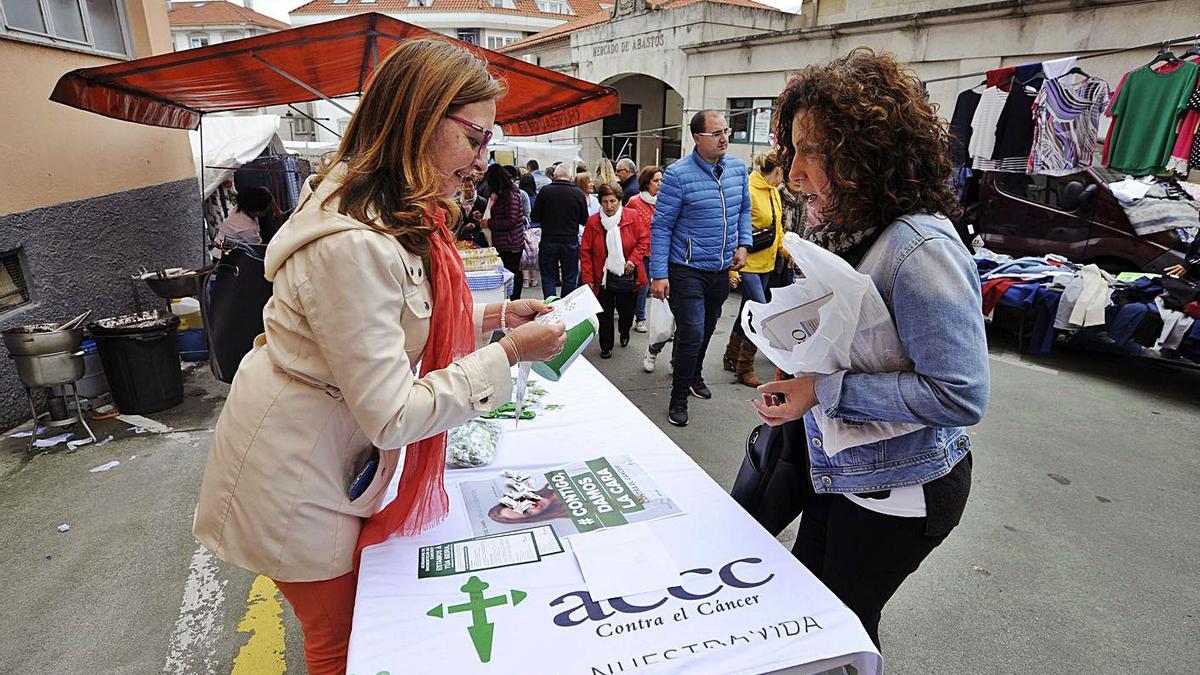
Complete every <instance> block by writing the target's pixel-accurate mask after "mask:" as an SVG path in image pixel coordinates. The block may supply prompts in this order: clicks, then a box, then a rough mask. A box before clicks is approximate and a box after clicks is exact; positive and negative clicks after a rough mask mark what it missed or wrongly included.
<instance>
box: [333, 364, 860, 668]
mask: <svg viewBox="0 0 1200 675" xmlns="http://www.w3.org/2000/svg"><path fill="white" fill-rule="evenodd" d="M530 392H531V399H530V401H529V405H528V409H532V410H533V412H534V414H535V416H534V417H533V418H532V419H524V420H523V421H521V422H520V424H519V427H518V426H516V422H514V421H512V420H501V421H498V422H497V424H499V425H500V426H501V428H502V430H503V433H502V436H501V441H500V445H499V448H498V451H497V456H496V461H495V462H494V463H493V464H491V465H488V466H483V467H479V468H473V469H460V470H454V471H448V472H447V477H446V490H447V492H448V493H449V495H450V504H451V508H450V515H449V517H448V518H447V520H446V521H445V522H443V523H442V524H441V525H439V526H437V527H435V528H433V529H430V530H429V531H427V532H425V533H423V534H421V535H419V536H416V537H407V538H392V539H390V540H388V541H387V542H385V543H383V544H380V545H377V546H374V547H371V548H368V549H366V550H365V551H364V552H363V556H362V564H361V568H360V570H359V584H358V599H357V602H356V604H355V610H354V611H355V614H354V633H353V636H352V638H351V643H350V657H349V662H348V672H351V673H377V672H382V671H389V672H393V673H395V672H432V671H435V670H436V671H439V672H451V673H467V672H478V671H480V670H482V669H483V668H484V667H485V666H484V664H487V665H486V667H487V668H489V669H491V670H495V671H496V672H537V673H556V674H557V673H584V674H588V675H594V674H596V673H605V674H611V673H623V672H632V671H636V672H647V673H672V672H687V673H761V672H774V671H781V670H786V671H788V672H798V673H821V672H836V673H844V672H849V673H853V672H857V673H877V672H881V670H882V659H881V657H880V656H879V654H878V652H877V651H876V650H875V648H874V645H873V644H872V643H871V641H870V639H869V638H868V637H867V635H866V632H865V631H864V630H863V628H862V626H861V624H860V623H859V622H858V620H857V618H856V617H855V616H854V615H853V614H852V613H851V612H850V611H849V610H848V609H847V608H846V607H845V605H843V604H842V603H841V602H840V601H839V600H838V599H837V597H836V596H834V595H833V594H832V593H831V592H830V591H829V590H827V589H826V588H825V587H824V586H823V585H822V584H821V583H820V582H819V581H818V580H817V579H816V578H815V577H814V576H813V575H812V574H811V573H810V572H809V571H808V570H807V568H805V567H804V566H803V565H801V564H800V563H799V562H798V561H797V560H796V559H795V558H794V557H793V556H792V555H791V553H789V552H788V551H787V549H785V548H784V547H783V546H781V545H780V544H779V543H778V542H777V541H776V540H775V539H774V538H772V537H771V536H770V535H769V534H768V533H767V532H766V531H765V530H763V529H762V528H761V527H760V526H759V525H758V524H757V523H756V522H754V520H753V519H752V518H751V517H750V516H749V515H747V514H746V513H745V512H744V511H743V510H742V509H741V508H740V507H739V506H738V505H737V504H736V503H735V502H734V501H733V500H732V499H731V498H730V497H729V495H728V494H726V492H725V491H724V490H723V489H722V488H721V487H720V486H718V485H717V484H716V483H714V482H713V481H712V479H710V478H709V477H708V476H707V475H706V474H705V473H704V472H703V470H701V468H700V467H699V466H697V465H696V464H695V462H693V461H692V460H691V459H690V458H689V457H688V456H687V455H686V454H685V453H684V452H683V451H682V450H681V449H680V448H679V447H678V446H676V445H675V444H674V443H673V442H672V441H671V440H670V439H669V438H668V437H667V436H666V435H665V434H663V433H662V432H661V431H660V430H659V429H658V428H657V427H655V426H654V424H653V423H651V422H650V421H649V420H648V419H647V418H646V417H645V416H643V415H642V414H641V412H640V411H639V410H638V409H637V408H635V407H634V406H633V404H632V403H630V402H629V401H628V400H627V399H626V398H624V397H623V396H622V395H621V394H620V392H619V391H618V390H617V389H616V388H615V387H614V386H613V385H612V384H610V383H609V382H608V381H607V380H606V379H605V378H604V377H603V376H602V375H601V374H600V373H599V372H598V371H596V370H595V368H593V367H592V366H591V364H589V363H587V362H586V361H583V360H579V361H577V362H576V363H575V364H574V365H573V366H572V367H571V369H570V370H569V371H568V372H567V373H566V375H565V376H564V377H563V379H562V380H560V381H559V382H557V383H551V382H545V381H544V380H541V379H540V378H535V379H534V380H532V381H531V382H530ZM539 392H540V395H539ZM729 451H730V452H731V453H738V452H740V451H741V449H740V448H730V449H729ZM601 458H603V459H601ZM588 460H591V461H588ZM608 467H615V469H614V470H613V471H612V472H611V473H615V474H618V475H620V476H621V477H622V480H621V481H615V482H614V481H607V480H606V478H607V476H608V475H609V473H610V472H609V471H608ZM559 468H562V469H563V471H557V469H559ZM505 470H507V471H508V472H509V473H508V474H507V476H506V475H505V474H503V473H502V471H505ZM521 472H524V473H527V474H529V476H530V478H529V479H528V480H529V482H530V484H531V487H533V488H535V489H536V488H538V486H539V485H544V484H549V486H550V488H553V489H554V490H555V494H559V490H560V488H557V487H554V486H556V485H559V484H565V483H567V477H568V476H569V477H570V484H581V485H583V486H584V489H583V490H582V492H584V493H586V492H587V490H586V485H587V484H588V481H589V480H591V478H592V477H593V476H595V480H596V482H598V483H601V484H604V485H606V486H608V488H607V492H608V494H616V495H618V497H617V498H614V499H613V500H611V501H612V503H613V505H614V507H615V508H614V511H612V512H606V511H604V509H603V507H602V506H597V503H598V502H596V501H595V500H594V499H593V498H592V497H596V495H591V497H588V496H587V495H586V494H585V495H584V497H585V498H584V499H582V500H581V501H572V500H570V498H569V496H568V499H567V502H566V506H567V507H568V508H564V509H563V511H562V512H561V513H560V514H559V515H558V517H553V518H552V517H546V516H545V514H546V513H547V512H548V511H550V509H546V510H544V511H542V512H541V513H540V514H539V515H537V516H533V517H530V518H527V519H525V520H526V522H521V519H520V518H519V517H517V516H514V515H513V513H512V512H509V511H504V510H503V509H499V508H497V507H496V506H495V505H496V503H497V502H496V498H495V494H496V493H497V492H498V491H502V490H504V489H505V486H506V485H507V484H508V482H509V481H510V480H512V479H511V478H509V477H510V476H515V477H517V478H520V477H522V473H521ZM626 487H628V488H630V489H629V490H628V492H631V493H633V494H635V495H637V496H638V498H637V499H635V500H633V501H631V502H630V504H629V506H628V508H621V505H620V501H621V500H620V497H619V495H620V494H623V492H624V491H625V488H626ZM390 489H392V490H394V489H395V486H394V485H393V486H392V487H391V488H390ZM547 489H548V488H542V490H543V492H545V491H546V490H547ZM564 494H569V493H564ZM634 502H637V504H636V505H635V504H634ZM489 507H491V508H489ZM638 507H644V508H641V509H640V510H639V509H638ZM593 511H598V512H599V513H598V514H597V515H596V517H595V518H594V519H593V518H592V517H591V516H592V515H593V513H592V512H593ZM627 511H635V513H632V514H631V513H628V512H627ZM618 512H620V513H621V514H624V516H619V514H618ZM588 520H598V521H603V522H604V525H605V526H604V527H602V528H599V529H598V530H597V529H595V528H596V527H598V526H596V525H595V524H594V523H589V522H587V521H588ZM500 521H503V522H500ZM626 521H628V523H629V524H628V525H622V524H620V523H622V522H626ZM547 526H549V527H547ZM582 530H587V531H586V532H585V533H584V534H578V532H579V531H582ZM480 535H483V536H486V537H490V538H491V539H490V540H480V539H478V537H479V536H480ZM518 535H519V536H524V537H528V538H529V539H525V540H524V541H521V540H516V539H513V540H512V541H507V542H506V543H505V544H504V545H503V547H501V545H500V544H499V543H496V545H495V546H492V547H489V548H488V549H486V550H482V551H481V550H479V549H478V548H475V547H476V546H483V545H487V544H490V543H492V542H496V540H499V539H501V538H503V537H515V536H518ZM606 537H607V538H606ZM468 539H470V540H472V541H471V542H470V543H466V542H463V541H462V540H468ZM531 539H532V540H533V541H532V543H531V542H530V540H531ZM597 542H598V543H599V545H600V546H601V547H604V546H605V545H607V544H608V543H609V542H612V545H611V547H610V548H609V550H608V551H607V554H606V553H605V552H604V551H601V552H600V553H599V554H598V553H597V551H596V543H597ZM617 542H620V543H619V544H618V543H617ZM522 545H523V546H524V547H525V548H526V549H527V551H526V552H525V554H522V551H521V550H520V549H521V546H522ZM497 548H501V549H502V550H499V551H498V550H497ZM660 549H661V550H665V554H666V556H667V557H668V558H669V561H670V571H671V572H672V573H674V574H675V580H674V581H673V582H668V581H662V582H660V583H661V586H657V587H656V586H654V585H653V584H652V583H651V585H650V587H649V588H643V589H642V590H643V591H646V590H648V591H649V592H640V593H630V594H626V595H624V596H622V597H611V599H604V598H607V597H609V596H608V595H607V593H606V592H605V591H604V590H602V589H603V588H605V587H606V586H605V584H612V583H617V584H618V585H619V584H621V583H622V579H617V580H615V581H614V580H613V579H611V578H605V577H611V576H612V575H616V576H618V577H622V576H627V577H633V578H634V579H633V581H634V582H635V586H636V581H639V580H644V579H647V578H651V577H654V576H655V574H656V572H657V567H656V565H655V560H654V556H653V555H652V553H653V552H654V551H655V550H660ZM464 552H465V554H464ZM455 553H458V554H459V558H458V559H453V558H454V555H455ZM514 555H515V556H516V557H515V558H514V557H510V558H508V559H507V560H501V559H502V558H505V557H506V556H514ZM523 555H524V557H523ZM472 556H474V557H472ZM485 556H486V557H485ZM643 556H644V557H645V559H644V560H643V559H642V557H643ZM463 558H466V560H463ZM505 562H507V564H506V566H492V565H497V564H501V563H505ZM597 563H599V564H600V567H601V569H600V570H599V571H596V570H595V566H596V565H597ZM476 565H478V566H479V567H478V568H476V567H475V566H476ZM581 565H582V566H583V567H581ZM419 568H420V571H419ZM631 568H632V569H634V570H636V571H635V572H634V573H632V574H628V573H627V570H629V569H631ZM585 570H586V573H585ZM626 581H628V580H626ZM608 587H610V588H611V586H608ZM650 589H652V590H650ZM843 666H849V667H851V668H853V670H851V669H845V670H843Z"/></svg>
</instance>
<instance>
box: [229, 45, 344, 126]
mask: <svg viewBox="0 0 1200 675" xmlns="http://www.w3.org/2000/svg"><path fill="white" fill-rule="evenodd" d="M250 58H252V59H254V60H255V61H258V62H259V63H261V64H263V65H264V66H266V67H268V68H270V69H271V70H273V71H275V72H276V73H277V74H278V75H280V76H281V77H283V78H285V79H287V80H288V81H290V82H291V83H292V84H295V85H296V86H298V87H301V88H303V89H304V90H305V91H307V92H308V93H310V94H312V95H313V96H317V97H319V98H321V99H323V100H325V101H327V102H328V103H329V104H330V105H332V106H334V107H335V108H338V109H339V110H341V111H342V112H344V113H346V114H347V115H353V114H354V112H353V111H351V110H350V109H349V108H347V107H346V106H344V105H342V104H341V103H338V102H337V101H335V100H333V99H331V98H329V97H328V96H326V95H325V94H322V93H321V92H319V91H317V90H316V89H313V88H312V87H310V86H308V85H307V84H305V83H303V82H301V81H300V80H298V79H296V78H295V77H293V76H291V75H290V74H288V73H287V72H285V71H283V70H282V69H280V68H277V67H275V65H273V64H272V63H270V62H269V61H267V60H266V59H264V58H263V57H261V56H259V55H258V54H251V55H250Z"/></svg>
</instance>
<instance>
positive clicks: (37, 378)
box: [9, 349, 84, 387]
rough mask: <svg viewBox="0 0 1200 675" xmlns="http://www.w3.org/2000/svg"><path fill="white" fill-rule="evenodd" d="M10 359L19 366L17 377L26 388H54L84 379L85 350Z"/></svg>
mask: <svg viewBox="0 0 1200 675" xmlns="http://www.w3.org/2000/svg"><path fill="white" fill-rule="evenodd" d="M9 358H10V359H12V360H13V363H14V364H16V366H17V377H19V378H20V379H21V383H22V384H24V385H25V386H26V387H53V386H56V385H59V384H67V383H68V382H74V381H76V380H78V379H80V378H81V377H83V371H84V363H83V350H82V349H80V350H79V351H74V352H58V353H56V354H41V355H38V356H15V355H12V354H10V355H9Z"/></svg>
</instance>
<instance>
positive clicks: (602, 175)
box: [596, 157, 621, 185]
mask: <svg viewBox="0 0 1200 675" xmlns="http://www.w3.org/2000/svg"><path fill="white" fill-rule="evenodd" d="M596 183H598V184H600V183H607V184H608V185H620V184H621V181H620V180H618V179H617V170H616V169H615V168H613V163H612V162H610V161H608V158H607V157H605V158H603V159H601V160H600V163H599V164H597V165H596Z"/></svg>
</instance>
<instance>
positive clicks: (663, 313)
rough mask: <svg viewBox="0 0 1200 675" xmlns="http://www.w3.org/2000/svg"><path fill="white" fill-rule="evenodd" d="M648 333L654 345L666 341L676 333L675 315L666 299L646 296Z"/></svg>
mask: <svg viewBox="0 0 1200 675" xmlns="http://www.w3.org/2000/svg"><path fill="white" fill-rule="evenodd" d="M646 334H647V335H649V336H650V344H652V345H656V344H658V343H660V342H666V341H667V340H670V339H671V336H672V335H674V334H675V315H674V314H672V313H671V304H670V303H669V302H667V301H666V300H660V299H658V298H646Z"/></svg>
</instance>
